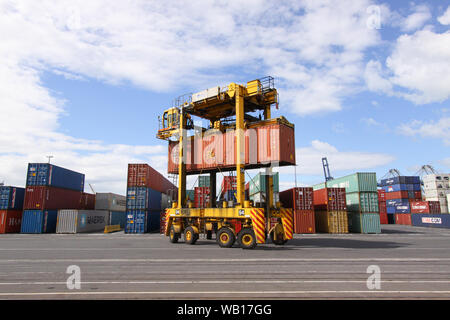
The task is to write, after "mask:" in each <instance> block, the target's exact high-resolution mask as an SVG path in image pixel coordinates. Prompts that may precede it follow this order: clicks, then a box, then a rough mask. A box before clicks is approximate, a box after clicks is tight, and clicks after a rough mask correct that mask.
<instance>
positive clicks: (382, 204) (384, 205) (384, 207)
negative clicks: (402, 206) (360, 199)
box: [378, 201, 387, 213]
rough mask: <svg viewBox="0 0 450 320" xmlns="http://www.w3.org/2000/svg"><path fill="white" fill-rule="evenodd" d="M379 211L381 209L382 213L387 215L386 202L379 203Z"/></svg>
mask: <svg viewBox="0 0 450 320" xmlns="http://www.w3.org/2000/svg"><path fill="white" fill-rule="evenodd" d="M378 209H379V211H380V213H387V208H386V201H380V202H378Z"/></svg>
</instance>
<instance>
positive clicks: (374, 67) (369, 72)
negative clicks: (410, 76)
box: [364, 60, 392, 94]
mask: <svg viewBox="0 0 450 320" xmlns="http://www.w3.org/2000/svg"><path fill="white" fill-rule="evenodd" d="M382 72H383V71H382V66H381V63H380V62H379V61H374V60H370V61H369V62H368V63H367V65H366V69H365V71H364V79H365V80H366V84H367V87H368V89H369V90H371V91H375V92H381V93H387V94H392V84H391V82H390V81H389V80H387V79H386V78H385V77H384V75H382Z"/></svg>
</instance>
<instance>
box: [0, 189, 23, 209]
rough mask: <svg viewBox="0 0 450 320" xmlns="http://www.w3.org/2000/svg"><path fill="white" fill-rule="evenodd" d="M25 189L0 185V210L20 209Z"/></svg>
mask: <svg viewBox="0 0 450 320" xmlns="http://www.w3.org/2000/svg"><path fill="white" fill-rule="evenodd" d="M24 197H25V189H24V188H17V187H0V210H8V209H11V210H22V208H23V199H24Z"/></svg>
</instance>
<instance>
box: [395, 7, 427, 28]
mask: <svg viewBox="0 0 450 320" xmlns="http://www.w3.org/2000/svg"><path fill="white" fill-rule="evenodd" d="M430 19H431V13H430V9H429V8H428V7H427V6H426V5H419V6H416V7H414V13H412V14H410V15H409V16H408V17H406V18H405V19H404V20H402V21H401V24H400V29H401V30H402V31H414V30H417V29H419V28H421V27H422V26H423V25H424V24H425V22H427V21H428V20H430Z"/></svg>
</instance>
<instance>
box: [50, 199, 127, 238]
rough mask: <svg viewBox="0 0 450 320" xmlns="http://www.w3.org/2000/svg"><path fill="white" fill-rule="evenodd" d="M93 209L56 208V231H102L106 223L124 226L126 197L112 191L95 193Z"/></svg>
mask: <svg viewBox="0 0 450 320" xmlns="http://www.w3.org/2000/svg"><path fill="white" fill-rule="evenodd" d="M95 198H96V199H95V204H94V207H95V210H75V209H61V210H58V218H57V224H56V233H87V232H98V231H104V229H105V227H106V226H108V225H120V227H121V228H124V227H125V210H126V198H125V197H124V196H121V195H118V194H113V193H97V194H96V197H95Z"/></svg>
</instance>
